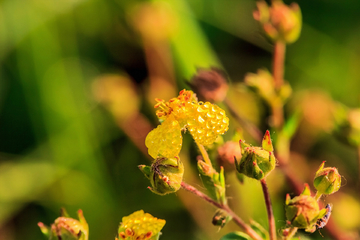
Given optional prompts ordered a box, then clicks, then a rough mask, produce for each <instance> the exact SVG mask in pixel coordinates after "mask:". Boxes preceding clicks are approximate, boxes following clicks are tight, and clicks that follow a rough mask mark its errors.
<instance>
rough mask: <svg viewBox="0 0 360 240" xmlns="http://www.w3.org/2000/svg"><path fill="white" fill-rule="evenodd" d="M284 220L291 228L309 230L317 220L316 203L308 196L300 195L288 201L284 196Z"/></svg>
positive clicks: (317, 207) (287, 197) (288, 198)
mask: <svg viewBox="0 0 360 240" xmlns="http://www.w3.org/2000/svg"><path fill="white" fill-rule="evenodd" d="M285 211H286V219H287V220H288V221H289V222H290V224H291V225H292V226H293V227H297V228H303V229H310V228H312V227H313V226H314V224H315V223H316V220H317V219H318V218H319V214H320V211H319V205H318V203H317V201H316V200H315V199H314V198H313V197H311V196H309V195H300V196H297V197H294V198H293V199H290V196H289V194H287V195H286V206H285Z"/></svg>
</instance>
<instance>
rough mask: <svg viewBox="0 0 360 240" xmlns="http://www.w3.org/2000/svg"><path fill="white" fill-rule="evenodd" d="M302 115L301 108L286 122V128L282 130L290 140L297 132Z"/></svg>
mask: <svg viewBox="0 0 360 240" xmlns="http://www.w3.org/2000/svg"><path fill="white" fill-rule="evenodd" d="M301 117H302V113H301V112H300V110H297V111H295V112H294V113H293V114H292V115H291V116H290V118H289V119H288V120H287V121H286V122H285V124H284V128H283V130H282V134H283V135H284V136H285V137H286V138H287V139H288V140H290V139H291V138H292V136H293V135H294V134H295V132H296V130H297V128H298V126H299V123H300V120H301Z"/></svg>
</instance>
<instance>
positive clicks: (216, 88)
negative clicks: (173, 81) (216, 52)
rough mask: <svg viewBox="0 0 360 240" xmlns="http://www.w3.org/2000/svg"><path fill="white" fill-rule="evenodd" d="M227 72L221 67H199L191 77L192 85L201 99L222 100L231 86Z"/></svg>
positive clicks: (209, 100) (212, 101)
mask: <svg viewBox="0 0 360 240" xmlns="http://www.w3.org/2000/svg"><path fill="white" fill-rule="evenodd" d="M226 78H227V77H226V74H225V72H224V71H222V70H221V69H218V68H215V67H212V68H210V69H204V68H199V69H198V70H197V73H196V75H195V76H193V78H192V79H191V83H190V85H191V87H192V89H193V90H194V92H196V95H197V97H198V98H199V100H201V101H208V102H211V103H214V102H222V101H223V100H224V99H225V97H226V93H227V90H228V88H229V86H228V83H227V80H226Z"/></svg>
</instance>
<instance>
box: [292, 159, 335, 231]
mask: <svg viewBox="0 0 360 240" xmlns="http://www.w3.org/2000/svg"><path fill="white" fill-rule="evenodd" d="M324 164H325V162H323V163H322V164H321V165H320V168H319V170H318V171H317V172H316V174H315V178H314V186H315V188H316V190H317V194H316V196H315V197H313V196H311V192H310V188H309V186H308V185H307V184H305V188H304V191H303V193H302V194H301V195H300V196H296V197H294V198H293V199H291V198H290V196H289V194H287V196H286V201H285V204H286V207H285V211H286V218H287V220H288V224H289V225H291V226H293V227H297V228H303V229H305V230H306V231H308V232H314V231H315V230H316V228H323V227H324V226H325V225H326V222H327V221H328V220H329V217H330V214H331V210H329V209H330V207H329V206H331V204H328V205H327V207H326V208H323V209H321V210H320V209H319V205H318V202H317V201H318V199H319V198H320V196H321V195H323V194H325V195H329V194H333V193H335V192H337V191H338V190H339V188H340V186H341V176H340V174H339V173H338V171H337V169H336V168H334V167H327V168H324Z"/></svg>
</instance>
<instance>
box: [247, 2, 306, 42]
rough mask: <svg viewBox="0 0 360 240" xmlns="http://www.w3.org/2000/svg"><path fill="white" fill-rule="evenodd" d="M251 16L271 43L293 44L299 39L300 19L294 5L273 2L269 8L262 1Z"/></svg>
mask: <svg viewBox="0 0 360 240" xmlns="http://www.w3.org/2000/svg"><path fill="white" fill-rule="evenodd" d="M253 16H254V19H255V20H257V21H259V22H260V24H261V25H262V27H263V29H264V31H265V33H266V35H267V36H268V37H269V38H271V39H272V40H273V41H283V42H286V43H293V42H295V41H296V40H297V39H298V38H299V35H300V31H301V25H302V23H301V21H302V17H301V11H300V8H299V6H298V5H297V4H296V3H292V4H291V5H290V6H287V5H285V4H284V3H283V2H282V1H274V2H273V3H272V5H271V7H269V6H268V5H267V4H266V3H265V2H264V1H259V2H257V10H255V11H254V13H253Z"/></svg>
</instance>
